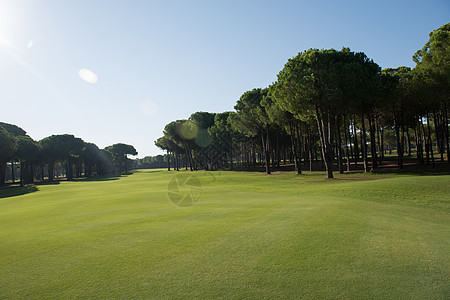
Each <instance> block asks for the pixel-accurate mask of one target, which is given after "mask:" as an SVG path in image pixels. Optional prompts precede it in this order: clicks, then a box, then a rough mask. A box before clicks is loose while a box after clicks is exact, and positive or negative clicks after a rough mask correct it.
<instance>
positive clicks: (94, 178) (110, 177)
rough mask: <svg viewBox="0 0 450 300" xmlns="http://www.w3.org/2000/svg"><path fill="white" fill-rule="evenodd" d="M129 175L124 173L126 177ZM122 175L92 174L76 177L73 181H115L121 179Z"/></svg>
mask: <svg viewBox="0 0 450 300" xmlns="http://www.w3.org/2000/svg"><path fill="white" fill-rule="evenodd" d="M125 176H127V175H123V177H125ZM120 177H122V176H120V175H106V176H92V177H83V178H74V179H72V182H87V181H88V182H91V181H113V180H119V179H120Z"/></svg>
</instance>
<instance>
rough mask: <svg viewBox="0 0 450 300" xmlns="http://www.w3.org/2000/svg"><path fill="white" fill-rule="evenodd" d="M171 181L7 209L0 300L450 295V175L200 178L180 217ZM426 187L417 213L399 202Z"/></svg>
mask: <svg viewBox="0 0 450 300" xmlns="http://www.w3.org/2000/svg"><path fill="white" fill-rule="evenodd" d="M173 174H174V173H173V172H170V173H169V172H167V171H161V172H152V171H143V172H137V173H135V174H133V175H129V176H127V177H123V178H120V179H118V180H111V181H80V182H63V183H61V184H59V185H43V186H39V191H38V192H35V193H31V194H27V195H22V196H17V197H12V198H3V199H0V212H1V213H0V242H1V244H0V257H1V261H0V270H2V274H4V275H2V276H1V277H0V296H1V297H5V298H11V297H24V296H28V297H31V298H55V297H58V298H61V297H69V298H73V297H81V298H84V297H95V298H130V297H131V298H149V297H169V298H185V297H216V298H217V297H218V298H230V297H232V298H244V297H248V298H274V297H283V298H294V297H308V298H317V297H333V298H334V297H340V298H361V297H364V298H367V297H370V298H380V297H383V298H385V297H387V298H396V297H397V298H398V297H419V298H420V297H434V298H445V295H448V292H449V285H448V280H447V279H448V270H449V268H450V266H449V263H448V262H449V261H450V260H449V254H448V252H449V251H448V250H449V239H450V238H449V236H450V232H449V229H448V228H449V226H448V225H449V223H450V220H449V214H448V213H447V209H448V201H449V199H448V194H443V193H442V191H443V190H445V189H446V188H447V187H448V178H450V177H448V176H447V177H446V176H425V177H420V178H417V177H414V176H406V177H405V176H400V177H399V176H375V177H373V175H371V176H372V177H370V179H378V180H368V181H367V175H360V176H359V177H358V176H355V175H351V176H349V177H342V180H339V178H338V180H336V181H326V182H324V183H322V182H321V181H322V177H323V175H320V174H319V175H316V174H312V173H310V174H305V175H302V176H296V175H294V174H292V173H287V174H276V175H274V176H265V175H262V174H258V173H248V172H212V173H210V174H208V172H197V173H196V176H197V177H198V178H199V179H200V180H201V182H202V188H203V189H202V194H201V198H200V200H199V202H198V204H197V205H195V206H192V207H188V208H177V207H175V206H174V205H173V204H172V203H170V202H169V201H168V198H167V184H168V182H169V180H170V179H171V178H172V176H174V175H173ZM211 174H213V176H211ZM345 178H352V179H351V180H347V179H345ZM355 178H356V179H355ZM354 179H355V180H354ZM358 179H360V180H358ZM364 180H366V181H364ZM430 184H431V185H432V186H433V189H432V190H429V193H425V194H424V195H423V197H422V199H423V201H422V202H417V201H419V200H420V198H418V197H416V198H415V199H416V200H414V201H411V200H410V199H402V198H401V193H402V191H405V195H406V196H408V195H409V194H410V193H406V192H407V191H410V190H411V189H416V190H417V189H421V188H422V189H427V186H428V185H430ZM393 185H394V186H397V187H398V186H399V187H400V189H399V190H397V191H395V192H393V193H394V195H395V196H393V197H389V196H387V194H388V193H389V191H390V190H391V189H392V186H393ZM413 185H414V186H413ZM421 185H422V187H421ZM367 190H369V191H370V192H367ZM346 195H349V196H346ZM435 196H439V197H440V198H439V199H440V200H439V201H433V200H432V199H435ZM417 199H419V200H417ZM368 200H369V201H368ZM445 204H446V205H445Z"/></svg>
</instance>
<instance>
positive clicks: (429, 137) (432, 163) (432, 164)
mask: <svg viewBox="0 0 450 300" xmlns="http://www.w3.org/2000/svg"><path fill="white" fill-rule="evenodd" d="M427 127H428V149H429V151H430V157H431V167H432V168H434V167H435V165H434V154H433V152H434V151H433V142H432V140H431V126H430V118H429V115H428V112H427Z"/></svg>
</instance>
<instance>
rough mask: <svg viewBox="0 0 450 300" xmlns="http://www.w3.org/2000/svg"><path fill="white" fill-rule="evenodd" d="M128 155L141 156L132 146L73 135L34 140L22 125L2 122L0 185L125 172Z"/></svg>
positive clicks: (0, 126)
mask: <svg viewBox="0 0 450 300" xmlns="http://www.w3.org/2000/svg"><path fill="white" fill-rule="evenodd" d="M127 155H137V151H136V149H135V148H134V147H133V146H132V145H127V144H123V143H117V144H114V145H111V146H108V147H105V148H104V149H100V148H99V147H98V146H97V145H95V144H94V143H89V142H85V141H83V140H82V139H81V138H77V137H75V136H73V135H70V134H60V135H51V136H49V137H46V138H44V139H42V140H40V141H35V140H33V139H32V138H31V137H30V136H28V135H27V133H26V131H25V130H23V129H22V128H20V127H18V126H16V125H13V124H8V123H2V122H0V186H4V185H5V183H6V179H7V178H8V179H9V180H10V181H11V182H12V183H14V182H15V181H16V178H18V179H19V183H20V184H29V183H33V182H35V181H36V180H39V181H44V180H45V181H49V182H52V181H54V180H55V177H56V176H64V177H65V178H66V179H67V180H72V179H74V178H80V177H89V176H95V175H107V174H111V173H114V174H121V173H123V172H128V171H129V170H130V168H131V160H130V159H129V158H128V157H127Z"/></svg>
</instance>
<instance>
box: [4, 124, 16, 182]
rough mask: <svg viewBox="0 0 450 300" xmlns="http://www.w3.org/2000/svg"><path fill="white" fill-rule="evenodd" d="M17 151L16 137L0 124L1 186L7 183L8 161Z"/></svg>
mask: <svg viewBox="0 0 450 300" xmlns="http://www.w3.org/2000/svg"><path fill="white" fill-rule="evenodd" d="M16 151H17V142H16V139H15V138H14V136H13V135H12V134H11V133H9V132H8V131H7V130H5V128H4V127H3V126H2V125H0V186H3V185H4V184H5V172H6V163H7V162H9V161H11V160H12V159H13V158H14V156H15V153H16Z"/></svg>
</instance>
